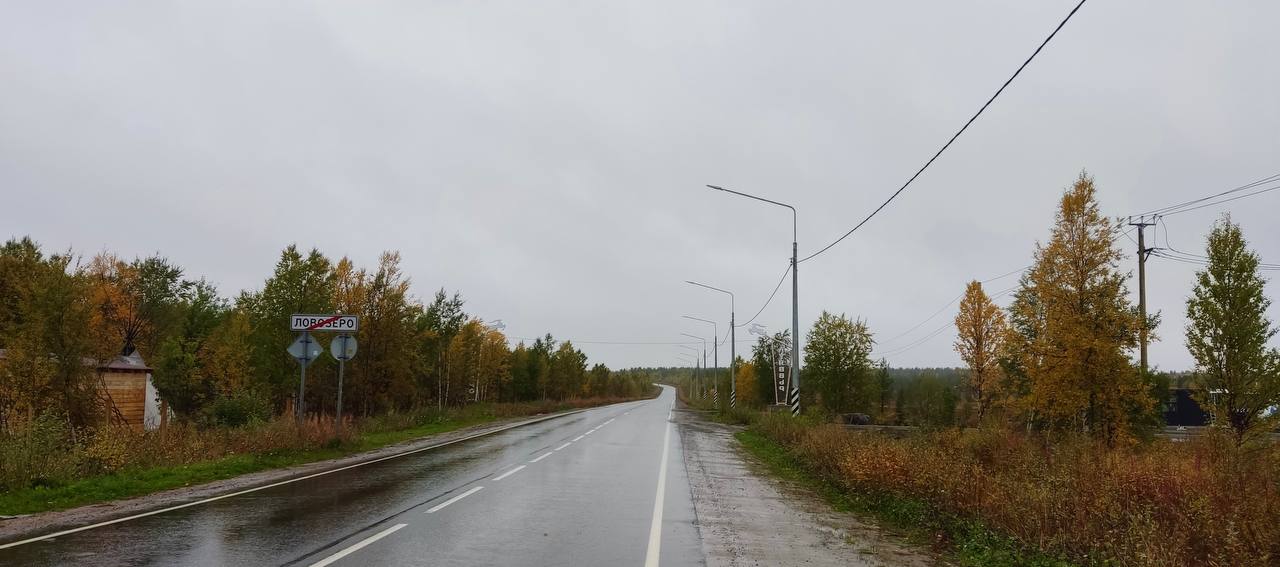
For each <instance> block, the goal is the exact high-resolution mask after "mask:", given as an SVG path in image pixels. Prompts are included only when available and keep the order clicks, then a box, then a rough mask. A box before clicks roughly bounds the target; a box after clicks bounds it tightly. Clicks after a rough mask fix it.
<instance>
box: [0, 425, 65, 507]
mask: <svg viewBox="0 0 1280 567" xmlns="http://www.w3.org/2000/svg"><path fill="white" fill-rule="evenodd" d="M73 433H74V432H73V430H72V428H71V426H70V425H68V423H67V420H66V419H65V418H64V417H62V416H59V415H55V414H42V415H40V416H37V417H36V418H35V419H34V420H31V421H29V422H26V423H20V424H16V425H13V426H11V427H9V428H7V429H5V430H0V490H5V491H8V490H22V489H26V488H34V487H39V486H57V485H60V484H63V483H66V482H68V481H70V480H71V479H73V478H75V477H76V474H77V469H78V467H79V456H80V451H79V446H78V445H77V443H76V441H75V439H74V438H75V436H74V435H73Z"/></svg>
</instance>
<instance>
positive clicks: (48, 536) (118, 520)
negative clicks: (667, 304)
mask: <svg viewBox="0 0 1280 567" xmlns="http://www.w3.org/2000/svg"><path fill="white" fill-rule="evenodd" d="M646 401H651V400H646ZM623 403H634V402H623ZM600 407H609V406H600ZM593 409H600V408H586V409H580V410H574V411H571V412H566V413H560V414H556V415H549V416H545V417H539V418H536V419H531V420H529V421H522V422H520V423H513V424H511V425H505V426H502V427H499V428H498V429H494V430H492V431H485V432H483V433H476V434H475V435H468V436H466V437H462V438H459V439H454V440H453V441H445V442H444V443H437V444H435V445H428V446H426V447H419V448H417V449H413V450H410V451H405V452H403V453H396V454H394V455H387V456H385V457H379V458H377V459H373V460H370V461H364V462H360V463H355V464H351V465H347V466H345V467H339V468H336V469H332V470H327V471H320V472H318V473H312V474H309V475H306V476H300V477H298V478H291V479H288V480H282V481H280V482H273V483H271V484H264V485H262V486H255V487H253V488H247V489H245V490H241V491H238V492H231V493H228V494H223V495H221V496H214V497H212V498H205V499H203V500H196V501H194V502H187V503H185V504H178V505H177V506H170V507H168V508H161V509H159V510H151V511H150V512H142V513H139V514H133V515H131V516H125V517H123V518H116V519H114V520H107V521H105V522H98V523H96V524H89V525H87V526H80V527H78V528H70V529H66V530H62V531H58V532H53V533H51V534H45V535H42V536H36V537H32V538H27V539H23V540H18V541H15V542H11V543H4V544H0V549H8V548H10V547H18V546H19V545H25V544H28V543H35V542H37V541H44V540H46V539H53V538H58V537H62V536H65V535H70V534H74V533H79V532H83V531H87V530H92V529H97V528H101V527H103V526H109V525H111V524H119V523H121V522H128V521H132V520H137V519H139V518H145V517H147V516H154V515H156V514H164V513H166V512H172V511H174V510H181V509H183V508H190V507H192V506H199V505H201V504H208V503H209V502H214V501H217V500H222V499H224V498H231V497H233V496H240V495H243V494H249V493H251V492H257V491H259V490H266V489H268V488H275V487H277V486H284V485H286V484H290V483H294V482H299V481H303V480H307V479H311V478H315V477H318V476H324V475H327V474H333V473H336V472H342V471H345V470H349V469H354V468H356V467H363V466H365V465H371V464H373V463H380V462H382V461H387V460H390V459H398V458H400V457H404V456H407V455H412V454H415V453H421V452H423V451H430V450H432V449H439V448H440V447H445V446H447V445H453V444H455V443H461V442H463V441H470V440H472V439H475V438H478V437H484V436H485V435H493V434H495V433H502V432H503V431H507V430H509V429H515V428H517V427H523V426H525V425H533V424H535V423H541V422H543V421H547V420H549V419H555V418H558V417H565V416H569V415H573V414H576V413H582V412H584V411H591V410H593ZM175 488H176V487H175Z"/></svg>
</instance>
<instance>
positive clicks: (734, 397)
mask: <svg viewBox="0 0 1280 567" xmlns="http://www.w3.org/2000/svg"><path fill="white" fill-rule="evenodd" d="M707 187H709V188H711V189H715V190H716V191H723V192H725V193H731V194H733V195H738V196H740V197H746V198H748V199H755V200H757V201H761V202H764V203H769V204H771V205H777V206H779V207H786V208H788V209H791V380H790V383H791V389H790V391H789V392H788V393H787V394H788V395H787V400H786V403H787V404H788V405H790V406H791V414H792V415H798V414H799V413H800V313H799V304H800V299H799V297H800V287H799V285H800V284H799V283H798V280H797V275H796V264H797V263H798V262H797V259H796V258H797V251H798V246H797V245H796V233H797V231H796V208H795V207H792V206H791V205H788V204H786V203H779V202H777V201H772V200H769V199H765V198H762V197H757V196H755V195H748V194H746V193H741V192H738V191H734V190H732V189H725V188H724V187H718V186H715V185H707ZM685 283H688V284H691V285H696V286H698V287H703V288H706V289H709V290H712V291H718V292H720V293H724V294H727V295H728V296H729V407H734V406H736V405H737V402H738V388H737V380H736V379H735V378H736V376H737V371H736V363H737V360H738V358H737V352H736V347H737V342H736V340H735V339H736V333H735V330H736V329H737V322H736V320H735V318H734V317H735V311H736V307H735V305H734V295H733V293H732V292H730V291H728V290H725V289H720V288H718V287H712V286H709V285H706V284H702V283H698V282H695V281H688V280H686V281H685ZM682 317H684V318H685V319H692V320H694V321H701V322H704V323H711V325H712V332H713V333H714V334H713V335H712V338H713V340H712V342H713V343H714V344H715V350H716V355H715V361H716V372H717V373H718V372H719V371H720V355H719V350H720V349H719V345H720V343H719V341H720V338H719V337H720V333H719V331H718V330H717V328H716V323H715V322H714V321H710V320H707V319H700V318H698V317H693V316H690V315H683V316H682ZM681 334H683V335H685V336H691V337H694V338H696V339H701V340H703V348H702V353H703V364H702V366H703V368H706V340H705V339H702V337H697V336H694V335H689V334H687V333H681Z"/></svg>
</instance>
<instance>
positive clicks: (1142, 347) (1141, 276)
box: [1129, 215, 1160, 375]
mask: <svg viewBox="0 0 1280 567" xmlns="http://www.w3.org/2000/svg"><path fill="white" fill-rule="evenodd" d="M1158 218H1160V217H1159V215H1151V219H1150V220H1147V217H1146V215H1143V216H1140V217H1138V222H1133V217H1129V226H1136V227H1138V311H1139V312H1140V313H1141V314H1142V322H1141V323H1140V324H1139V326H1138V345H1139V346H1138V348H1139V350H1138V352H1139V355H1138V356H1139V361H1140V365H1141V368H1142V373H1143V374H1144V375H1145V374H1146V373H1147V333H1148V330H1147V256H1148V255H1150V254H1151V251H1152V250H1155V248H1147V240H1146V234H1145V233H1144V231H1145V229H1146V228H1147V227H1148V226H1155V224H1156V220H1157V219H1158Z"/></svg>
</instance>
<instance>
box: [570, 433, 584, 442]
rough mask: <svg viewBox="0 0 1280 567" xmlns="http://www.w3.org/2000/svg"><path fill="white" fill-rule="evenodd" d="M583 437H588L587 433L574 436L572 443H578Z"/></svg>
mask: <svg viewBox="0 0 1280 567" xmlns="http://www.w3.org/2000/svg"><path fill="white" fill-rule="evenodd" d="M583 437H586V435H579V436H577V437H574V438H573V441H570V443H577V442H578V441H581V440H582V438H583Z"/></svg>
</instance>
